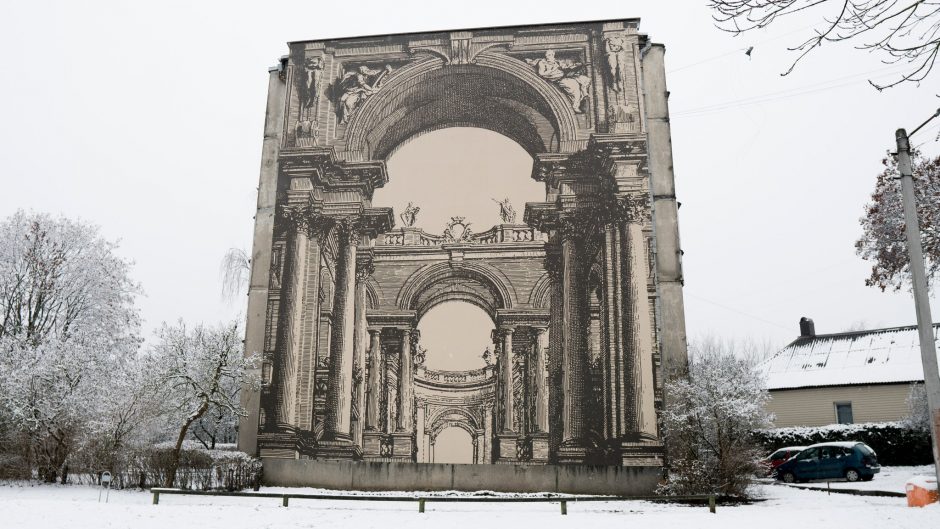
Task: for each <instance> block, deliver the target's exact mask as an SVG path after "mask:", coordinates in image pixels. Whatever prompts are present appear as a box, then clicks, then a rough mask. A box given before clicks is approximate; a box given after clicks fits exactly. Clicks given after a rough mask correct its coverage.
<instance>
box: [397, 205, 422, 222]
mask: <svg viewBox="0 0 940 529" xmlns="http://www.w3.org/2000/svg"><path fill="white" fill-rule="evenodd" d="M419 211H421V208H420V207H418V206H415V205H414V204H413V203H412V202H408V206H407V207H406V208H405V211H403V212H402V213H401V215H399V217H400V218H401V221H402V222H403V223H404V224H405V226H406V227H408V228H411V227H413V226H414V225H415V219H416V218H417V217H418V212H419Z"/></svg>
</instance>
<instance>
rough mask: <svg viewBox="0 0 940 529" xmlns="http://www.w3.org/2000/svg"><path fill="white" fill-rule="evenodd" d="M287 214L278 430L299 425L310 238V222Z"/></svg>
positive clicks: (279, 324)
mask: <svg viewBox="0 0 940 529" xmlns="http://www.w3.org/2000/svg"><path fill="white" fill-rule="evenodd" d="M292 213H293V212H291V211H286V212H285V214H286V215H287V216H288V218H287V221H288V222H291V223H292V224H293V225H292V226H291V230H290V233H289V235H288V238H287V248H286V250H285V253H286V256H285V262H284V272H283V279H282V289H283V291H282V292H283V294H282V295H281V307H280V310H279V315H280V316H279V318H278V332H277V353H276V357H277V370H276V372H275V375H274V376H275V377H276V379H275V384H276V387H277V392H276V398H277V402H276V403H275V417H274V420H275V423H276V425H278V426H282V425H293V424H294V421H295V418H296V417H295V403H296V402H295V401H296V399H295V392H296V390H297V372H298V363H299V362H300V359H299V356H300V347H301V338H302V336H303V333H302V332H301V325H302V318H303V300H304V281H305V280H306V276H307V245H308V243H309V238H308V237H307V231H306V222H305V221H304V220H303V219H302V218H299V216H300V215H302V213H297V216H296V217H295V216H294V215H293V214H292Z"/></svg>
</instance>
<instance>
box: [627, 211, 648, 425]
mask: <svg viewBox="0 0 940 529" xmlns="http://www.w3.org/2000/svg"><path fill="white" fill-rule="evenodd" d="M622 232H623V233H622V240H623V246H624V260H625V264H626V267H625V268H626V278H625V283H626V286H627V289H628V290H627V292H629V294H628V295H627V300H626V301H627V306H628V311H627V317H626V318H625V319H624V321H625V323H626V325H627V328H626V333H625V334H626V339H627V347H626V354H627V362H626V366H627V372H628V373H629V378H630V379H632V381H633V385H632V386H627V387H628V388H629V387H633V388H635V394H634V396H633V399H632V401H633V402H632V406H630V408H632V410H633V414H632V417H631V418H632V421H631V422H632V424H631V427H632V429H633V431H635V432H637V433H639V434H640V436H641V437H642V438H646V439H656V438H657V427H656V408H655V400H654V399H655V395H654V387H653V383H654V382H653V336H652V335H653V330H652V324H651V322H650V303H649V293H648V292H647V276H648V274H649V263H648V262H647V253H646V237H645V236H644V235H643V227H642V226H641V225H640V224H638V223H628V224H626V225H624V226H623V228H622Z"/></svg>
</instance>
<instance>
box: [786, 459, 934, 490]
mask: <svg viewBox="0 0 940 529" xmlns="http://www.w3.org/2000/svg"><path fill="white" fill-rule="evenodd" d="M934 475H935V474H934V469H933V465H923V466H916V467H881V472H879V473H877V474H875V478H874V479H873V480H871V481H857V482H855V483H849V482H847V481H845V480H839V481H831V482H829V486H831V487H832V488H834V489H858V490H884V491H889V492H904V484H905V483H907V480H909V479H911V478H912V477H913V476H934ZM794 486H795V487H825V486H826V480H822V481H811V482H809V483H803V484H796V485H794Z"/></svg>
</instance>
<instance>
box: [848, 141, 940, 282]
mask: <svg viewBox="0 0 940 529" xmlns="http://www.w3.org/2000/svg"><path fill="white" fill-rule="evenodd" d="M912 161H913V163H912V167H913V174H914V179H915V186H914V197H915V200H916V203H917V216H918V217H919V219H918V220H919V221H920V240H921V245H922V246H923V249H924V260H925V261H926V265H927V279H928V280H929V281H931V282H933V281H934V280H935V279H936V277H937V274H938V272H940V156H938V157H937V158H933V159H928V158H924V157H923V156H921V155H920V153H918V152H914V153H913V156H912ZM882 164H884V167H885V168H884V170H883V171H882V172H881V173H880V174H878V177H877V179H876V181H875V191H874V193H872V195H871V202H869V203H868V204H866V205H865V216H864V217H862V218H861V219H859V222H860V223H861V225H862V236H861V237H860V238H859V239H858V241H856V242H855V250H856V253H857V254H858V255H859V256H860V257H861V258H862V259H865V260H866V261H871V262H872V267H871V276H870V277H869V278H868V279H866V280H865V284H866V285H868V286H873V287H878V288H880V289H881V290H882V291H884V290H887V289H888V288H890V289H892V290H895V291H897V290H900V289H901V288H902V287H903V286H905V285H910V284H911V279H910V258H909V256H908V252H907V237H906V235H905V231H904V230H905V229H906V224H905V223H904V211H903V207H902V204H901V184H900V181H899V180H898V176H899V174H898V167H897V160H896V159H895V158H894V157H893V156H890V155H889V156H887V157H886V158H885V159H884V160H882Z"/></svg>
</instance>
